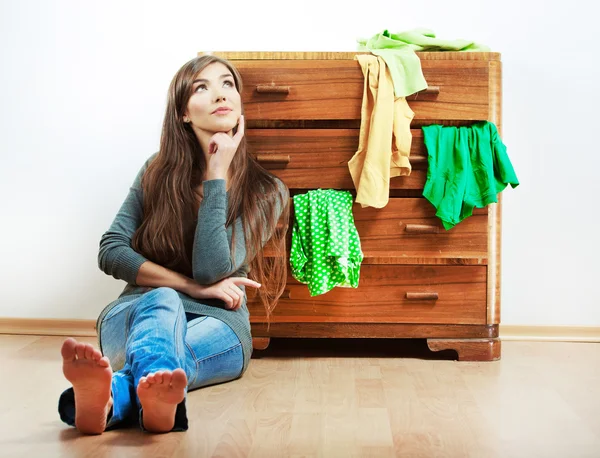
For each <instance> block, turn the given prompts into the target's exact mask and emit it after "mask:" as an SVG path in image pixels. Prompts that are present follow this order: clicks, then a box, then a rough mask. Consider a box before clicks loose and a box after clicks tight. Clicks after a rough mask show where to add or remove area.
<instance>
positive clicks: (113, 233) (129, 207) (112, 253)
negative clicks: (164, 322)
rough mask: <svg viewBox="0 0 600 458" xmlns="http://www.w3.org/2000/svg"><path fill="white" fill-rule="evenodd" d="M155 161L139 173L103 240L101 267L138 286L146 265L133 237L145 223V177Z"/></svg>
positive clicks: (117, 277) (99, 257)
mask: <svg viewBox="0 0 600 458" xmlns="http://www.w3.org/2000/svg"><path fill="white" fill-rule="evenodd" d="M151 160H152V157H151V158H150V159H148V161H146V163H145V164H144V166H143V167H142V168H141V170H140V171H139V172H138V174H137V176H136V178H135V180H134V182H133V184H132V185H131V188H130V189H129V193H128V194H127V197H126V198H125V201H124V202H123V205H121V208H120V209H119V212H118V213H117V215H116V216H115V219H114V220H113V222H112V224H111V225H110V228H109V229H108V230H107V231H106V232H105V233H104V234H103V235H102V238H101V239H100V250H99V252H98V267H100V269H101V270H102V271H103V272H104V273H105V274H107V275H112V276H113V277H114V278H116V279H118V280H125V281H126V282H127V283H131V284H135V281H136V277H137V274H138V271H139V269H140V266H141V265H142V264H143V263H144V262H146V261H147V259H146V258H145V257H144V256H142V255H141V254H139V253H137V252H136V251H135V250H134V249H133V248H132V247H131V239H132V238H133V234H135V231H136V230H137V228H138V227H139V226H140V224H141V223H142V215H143V208H142V187H141V182H142V176H143V174H144V172H145V171H146V169H147V168H148V164H149V163H150V161H151Z"/></svg>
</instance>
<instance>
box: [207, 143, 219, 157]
mask: <svg viewBox="0 0 600 458" xmlns="http://www.w3.org/2000/svg"><path fill="white" fill-rule="evenodd" d="M218 150H219V145H218V144H217V142H216V141H215V140H211V141H210V143H209V144H208V154H215V153H216V152H217V151H218Z"/></svg>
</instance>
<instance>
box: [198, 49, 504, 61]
mask: <svg viewBox="0 0 600 458" xmlns="http://www.w3.org/2000/svg"><path fill="white" fill-rule="evenodd" d="M203 54H213V55H215V56H219V57H222V58H224V59H227V60H262V59H264V60H267V59H268V60H313V59H314V60H320V59H327V60H331V59H339V60H345V59H354V56H356V55H357V54H370V53H369V52H368V51H366V52H365V51H331V52H325V51H304V52H301V51H289V52H287V51H200V52H198V55H199V56H200V55H203ZM416 54H417V56H419V58H420V59H421V60H479V61H499V60H500V53H499V52H471V51H465V52H451V51H447V52H417V53H416Z"/></svg>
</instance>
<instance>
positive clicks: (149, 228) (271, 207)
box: [133, 55, 289, 318]
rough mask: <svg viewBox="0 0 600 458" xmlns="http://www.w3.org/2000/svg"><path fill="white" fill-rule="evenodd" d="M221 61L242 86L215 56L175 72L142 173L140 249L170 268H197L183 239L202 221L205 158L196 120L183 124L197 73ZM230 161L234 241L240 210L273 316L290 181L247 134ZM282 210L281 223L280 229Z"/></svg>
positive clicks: (249, 257)
mask: <svg viewBox="0 0 600 458" xmlns="http://www.w3.org/2000/svg"><path fill="white" fill-rule="evenodd" d="M215 62H220V63H222V64H223V65H225V66H226V67H227V68H228V69H229V70H230V71H231V73H232V75H233V78H234V80H235V85H236V88H237V90H238V92H239V93H240V94H241V93H242V80H241V76H240V74H239V72H238V71H237V69H236V68H235V67H233V65H232V64H231V63H229V62H228V61H226V60H224V59H221V58H218V57H216V56H211V55H205V56H200V57H196V58H195V59H192V60H190V61H189V62H187V63H186V64H184V65H183V67H181V69H180V70H179V71H178V72H177V73H176V74H175V76H174V77H173V80H172V81H171V85H170V87H169V93H168V99H167V108H166V113H165V118H164V122H163V128H162V134H161V139H160V151H159V153H158V154H157V155H156V157H155V158H154V160H153V161H152V162H151V163H150V164H149V166H148V169H147V170H146V172H145V173H144V176H143V177H142V190H143V196H144V202H143V210H144V217H143V221H142V224H141V225H140V227H139V228H138V230H137V231H136V233H135V235H134V237H133V248H134V250H136V251H138V252H139V253H141V254H142V255H144V256H146V257H147V258H148V259H150V260H151V261H153V262H156V263H157V264H160V265H162V266H164V267H167V268H171V269H174V268H176V267H177V266H184V267H185V269H184V270H186V271H187V272H191V270H192V267H191V260H190V256H189V252H188V250H189V248H190V247H186V246H185V241H186V240H189V239H190V232H189V231H191V232H192V234H193V232H194V230H195V225H193V224H192V225H190V224H186V222H190V221H192V222H195V221H196V211H197V195H196V193H195V187H196V186H197V185H198V184H200V181H199V180H201V177H203V176H204V173H205V171H206V160H205V158H204V154H203V152H202V149H201V147H200V143H199V142H198V140H197V138H196V135H195V133H194V131H193V129H192V127H191V125H190V124H188V123H184V122H183V117H184V113H185V112H186V109H187V104H188V101H189V99H190V97H191V96H192V94H193V87H192V86H193V81H194V79H195V77H196V76H197V75H198V73H200V72H201V71H202V70H203V69H204V68H206V67H207V66H208V65H210V64H212V63H215ZM242 113H243V107H242ZM230 167H231V172H232V173H231V186H230V191H229V209H228V214H227V223H226V225H227V226H228V227H229V226H232V230H233V237H232V238H233V240H232V245H233V246H234V247H235V220H236V218H237V217H239V216H241V218H242V222H243V229H244V237H245V242H246V263H248V264H249V267H250V273H249V277H250V278H252V279H253V280H255V281H257V282H259V283H260V284H261V285H262V286H261V288H259V289H258V296H259V297H260V299H261V302H262V303H263V305H264V307H265V311H266V313H267V318H268V317H269V316H270V314H271V312H272V310H273V308H274V307H275V305H276V303H277V300H278V299H279V297H280V296H281V293H282V292H283V289H284V287H285V282H286V276H287V270H286V257H285V240H286V229H287V222H288V217H289V208H288V207H289V206H288V201H289V199H288V194H287V193H288V190H287V188H286V187H285V185H283V186H281V184H279V185H278V183H277V179H276V178H275V177H274V176H273V175H272V174H271V173H269V172H268V171H267V170H265V169H264V168H262V167H261V166H260V165H259V164H258V163H257V162H256V160H255V159H254V158H253V157H252V156H251V155H249V154H248V152H247V150H246V139H245V137H244V138H242V141H241V142H240V145H239V147H238V150H237V152H236V154H235V156H234V158H233V161H232V162H231V166H230ZM282 190H283V192H282ZM280 215H281V218H279V220H280V221H282V222H283V226H281V227H279V228H278V227H277V224H278V222H279V221H278V217H279V216H280ZM192 237H193V236H192ZM266 240H270V242H269V247H270V250H269V251H270V253H269V257H265V256H263V245H264V242H265V241H266ZM199 243H202V242H201V241H199ZM234 256H235V253H232V257H234Z"/></svg>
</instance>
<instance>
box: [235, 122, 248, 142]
mask: <svg viewBox="0 0 600 458" xmlns="http://www.w3.org/2000/svg"><path fill="white" fill-rule="evenodd" d="M245 130H246V121H245V120H244V115H241V116H240V120H239V121H238V128H237V132H236V133H235V135H234V136H233V140H234V141H235V143H236V144H237V145H239V144H240V142H241V141H242V137H243V136H244V132H245Z"/></svg>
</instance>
